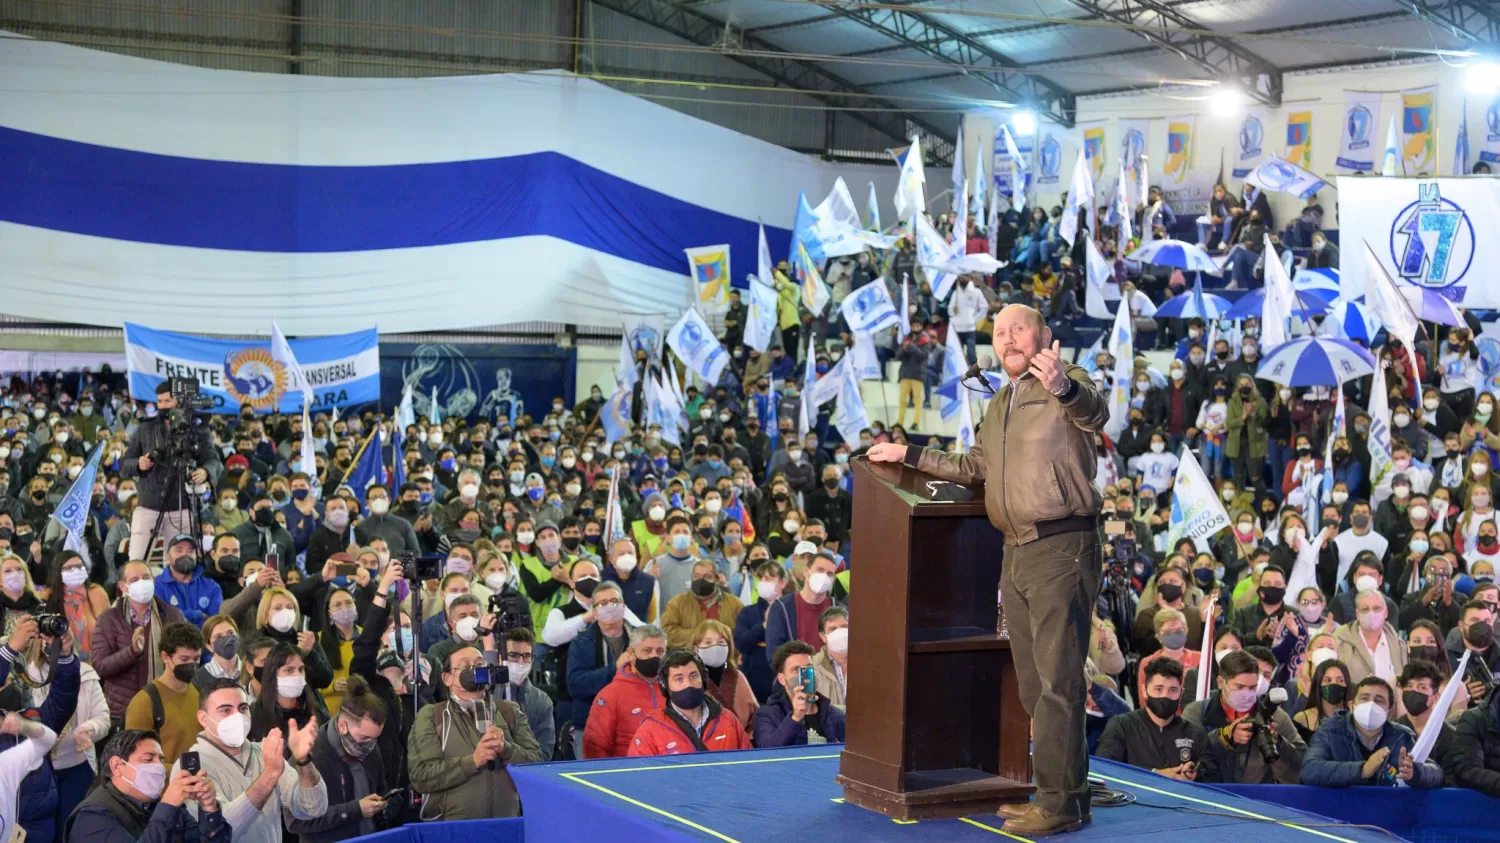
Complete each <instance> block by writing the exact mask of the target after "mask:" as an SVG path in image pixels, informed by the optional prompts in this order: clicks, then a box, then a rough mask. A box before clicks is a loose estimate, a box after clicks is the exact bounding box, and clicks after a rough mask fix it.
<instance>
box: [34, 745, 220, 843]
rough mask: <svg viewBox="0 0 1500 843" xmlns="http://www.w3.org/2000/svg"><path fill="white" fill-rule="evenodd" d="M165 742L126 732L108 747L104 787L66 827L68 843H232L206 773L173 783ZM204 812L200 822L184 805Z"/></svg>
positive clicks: (181, 774) (102, 767)
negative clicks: (87, 842)
mask: <svg viewBox="0 0 1500 843" xmlns="http://www.w3.org/2000/svg"><path fill="white" fill-rule="evenodd" d="M162 762H163V756H162V749H161V741H160V740H158V739H157V737H156V733H155V732H153V731H150V730H149V729H126V730H125V731H123V732H120V733H119V734H117V735H115V736H114V737H112V738H110V739H109V740H108V741H105V743H104V751H103V752H102V753H100V758H99V772H100V777H101V779H102V782H101V784H100V785H99V786H98V787H96V788H94V790H93V792H91V793H90V794H89V795H88V797H87V798H85V799H84V800H83V802H81V803H79V805H78V808H77V810H75V811H74V812H73V815H72V816H70V817H68V818H67V820H66V821H65V825H64V826H63V836H62V839H63V840H90V841H98V843H127V841H135V840H140V841H143V843H171V841H174V840H183V839H193V837H194V835H193V834H191V833H190V832H189V826H196V827H197V835H196V837H197V839H198V840H199V841H201V843H228V841H229V839H230V828H229V822H228V821H227V820H225V819H224V812H223V811H222V810H220V807H219V799H218V793H217V791H215V789H214V783H213V781H212V780H210V779H209V777H208V775H207V774H206V773H204V772H202V771H201V770H200V771H199V772H196V773H190V772H188V771H187V770H178V771H177V772H176V774H175V775H173V776H172V779H171V781H170V782H168V781H167V768H166V765H165V764H164V763H162ZM187 802H193V803H196V804H197V806H198V818H197V819H196V820H194V819H193V816H192V814H191V813H189V812H188V811H187V810H185V809H184V803H187Z"/></svg>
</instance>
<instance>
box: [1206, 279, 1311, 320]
mask: <svg viewBox="0 0 1500 843" xmlns="http://www.w3.org/2000/svg"><path fill="white" fill-rule="evenodd" d="M1292 292H1293V293H1295V294H1296V296H1297V304H1296V306H1295V307H1293V308H1292V315H1293V316H1301V315H1302V311H1304V310H1305V311H1307V315H1308V316H1321V315H1322V314H1324V313H1327V312H1328V302H1329V301H1330V300H1331V299H1332V297H1330V299H1327V300H1325V299H1324V298H1323V297H1322V295H1321V294H1320V293H1319V292H1318V291H1303V290H1299V289H1297V283H1296V282H1295V281H1294V282H1292ZM1265 309H1266V288H1265V287H1257V288H1256V289H1254V290H1251V291H1250V292H1248V293H1246V294H1244V295H1243V296H1240V300H1239V301H1237V302H1235V303H1234V306H1233V307H1231V308H1229V312H1228V313H1226V314H1224V318H1226V319H1248V318H1249V317H1251V316H1254V317H1255V318H1257V319H1259V318H1260V316H1261V314H1262V313H1263V312H1264V311H1265Z"/></svg>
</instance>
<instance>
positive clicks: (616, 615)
mask: <svg viewBox="0 0 1500 843" xmlns="http://www.w3.org/2000/svg"><path fill="white" fill-rule="evenodd" d="M590 591H592V589H590ZM594 614H595V616H596V617H598V618H599V620H601V621H604V622H605V623H614V622H615V621H622V620H624V619H625V604H623V603H611V604H610V605H608V606H600V607H599V608H598V609H597V610H595V612H594Z"/></svg>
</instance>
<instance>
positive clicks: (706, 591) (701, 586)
mask: <svg viewBox="0 0 1500 843" xmlns="http://www.w3.org/2000/svg"><path fill="white" fill-rule="evenodd" d="M717 588H718V586H717V585H715V584H714V581H713V580H693V593H694V594H696V595H698V596H699V597H708V596H709V595H711V594H713V593H714V590H715V589H717Z"/></svg>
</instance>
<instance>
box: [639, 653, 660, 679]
mask: <svg viewBox="0 0 1500 843" xmlns="http://www.w3.org/2000/svg"><path fill="white" fill-rule="evenodd" d="M660 671H661V656H652V657H651V658H649V659H636V660H635V675H636V676H639V677H641V678H642V679H655V678H656V674H657V673H659V672H660Z"/></svg>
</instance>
